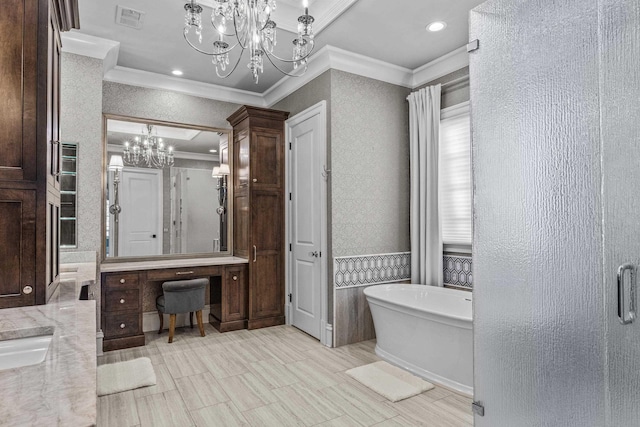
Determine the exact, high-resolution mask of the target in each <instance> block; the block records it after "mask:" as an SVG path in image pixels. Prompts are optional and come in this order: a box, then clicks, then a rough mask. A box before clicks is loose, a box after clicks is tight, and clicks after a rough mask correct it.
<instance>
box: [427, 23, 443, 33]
mask: <svg viewBox="0 0 640 427" xmlns="http://www.w3.org/2000/svg"><path fill="white" fill-rule="evenodd" d="M445 28H447V23H446V22H442V21H436V22H432V23H431V24H429V25H427V30H429V31H431V32H432V33H435V32H437V31H442V30H444V29H445Z"/></svg>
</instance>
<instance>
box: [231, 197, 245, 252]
mask: <svg viewBox="0 0 640 427" xmlns="http://www.w3.org/2000/svg"><path fill="white" fill-rule="evenodd" d="M233 247H234V253H235V255H236V256H241V257H248V256H249V192H248V191H246V189H245V190H244V192H243V194H237V193H236V194H235V196H234V201H233Z"/></svg>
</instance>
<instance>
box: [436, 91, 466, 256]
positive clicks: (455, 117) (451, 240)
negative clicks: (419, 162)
mask: <svg viewBox="0 0 640 427" xmlns="http://www.w3.org/2000/svg"><path fill="white" fill-rule="evenodd" d="M470 119H471V118H470V114H469V103H468V102H465V103H462V104H458V105H454V106H453V107H449V108H446V109H444V110H442V112H441V121H440V223H441V225H442V242H443V243H444V244H445V245H454V246H455V245H464V246H467V245H469V246H470V245H471V239H472V237H471V236H472V230H471V227H472V218H471V217H472V208H471V204H472V192H471V122H470Z"/></svg>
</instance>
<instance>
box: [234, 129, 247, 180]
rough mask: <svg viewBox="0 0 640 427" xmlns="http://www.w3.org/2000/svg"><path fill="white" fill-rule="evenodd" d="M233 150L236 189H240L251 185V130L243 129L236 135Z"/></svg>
mask: <svg viewBox="0 0 640 427" xmlns="http://www.w3.org/2000/svg"><path fill="white" fill-rule="evenodd" d="M234 144H235V149H234V150H233V155H234V158H233V169H234V176H235V179H234V186H235V187H234V189H235V190H236V191H239V189H240V188H242V187H247V186H248V185H249V154H250V152H249V131H247V130H242V131H240V132H238V133H237V134H236V135H235V137H234Z"/></svg>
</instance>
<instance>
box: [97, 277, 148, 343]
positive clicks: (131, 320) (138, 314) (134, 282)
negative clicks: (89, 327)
mask: <svg viewBox="0 0 640 427" xmlns="http://www.w3.org/2000/svg"><path fill="white" fill-rule="evenodd" d="M140 276H142V278H141V277H140ZM144 276H145V273H144V272H126V273H102V277H101V283H102V301H101V303H102V305H101V308H102V310H101V313H102V331H103V332H104V342H103V344H102V348H103V349H104V351H111V350H119V349H122V348H128V347H137V346H141V345H144V343H145V339H144V332H143V331H142V296H143V292H142V283H143V281H144V280H145V277H144Z"/></svg>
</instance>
